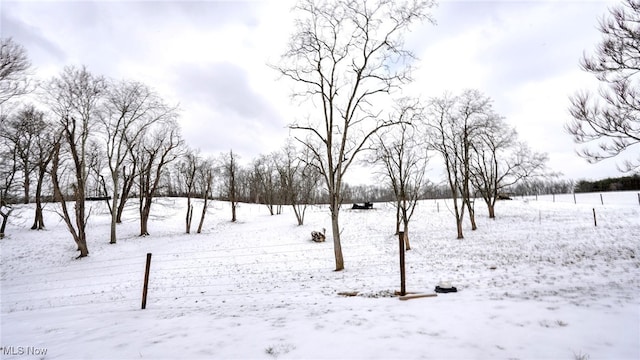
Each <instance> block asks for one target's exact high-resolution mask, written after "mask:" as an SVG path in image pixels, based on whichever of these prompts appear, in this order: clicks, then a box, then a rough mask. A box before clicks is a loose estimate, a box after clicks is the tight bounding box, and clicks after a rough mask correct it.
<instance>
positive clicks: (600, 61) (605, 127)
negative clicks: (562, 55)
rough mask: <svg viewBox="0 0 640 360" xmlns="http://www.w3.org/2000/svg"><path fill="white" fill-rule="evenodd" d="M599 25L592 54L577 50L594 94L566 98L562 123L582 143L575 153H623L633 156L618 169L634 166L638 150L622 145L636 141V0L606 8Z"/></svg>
mask: <svg viewBox="0 0 640 360" xmlns="http://www.w3.org/2000/svg"><path fill="white" fill-rule="evenodd" d="M599 29H600V32H601V33H602V34H603V39H602V42H601V43H600V44H599V45H598V46H597V47H596V50H595V52H596V54H595V56H587V55H586V54H585V55H583V58H582V60H581V62H580V66H581V67H582V69H583V70H585V71H587V72H589V73H591V74H593V75H595V77H596V78H597V79H598V80H599V81H600V82H601V83H602V86H601V87H600V89H599V92H598V94H593V93H590V92H587V91H582V92H579V93H577V94H575V95H573V96H572V97H571V98H570V100H571V106H570V107H569V112H570V114H571V117H572V119H571V120H570V121H569V122H567V124H566V126H565V129H566V130H567V131H568V132H569V133H570V134H571V135H572V136H573V140H574V142H576V143H578V144H583V145H585V146H584V147H583V148H582V149H580V150H579V152H578V153H579V154H580V155H581V156H582V157H584V158H585V159H586V160H587V161H589V162H590V163H596V162H598V161H601V160H603V159H608V158H612V157H616V156H618V155H620V154H622V153H628V154H630V155H631V156H635V158H634V159H631V160H625V161H624V162H623V164H622V167H620V170H621V171H634V170H638V169H639V168H640V155H638V154H640V152H638V151H636V152H635V154H634V152H633V150H629V151H627V150H628V149H631V148H637V147H638V144H639V143H640V91H639V90H638V85H639V83H638V81H639V80H640V79H639V78H638V73H639V72H640V1H638V0H624V1H623V3H622V4H621V5H619V6H616V7H614V8H611V9H610V10H609V17H606V18H603V19H602V20H601V21H600V26H599ZM591 144H597V148H595V149H593V148H592V147H590V146H589V145H591Z"/></svg>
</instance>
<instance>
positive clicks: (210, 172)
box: [197, 159, 214, 234]
mask: <svg viewBox="0 0 640 360" xmlns="http://www.w3.org/2000/svg"><path fill="white" fill-rule="evenodd" d="M213 180H214V165H213V159H206V160H204V161H203V162H202V163H201V164H200V166H199V167H198V184H199V187H200V189H201V192H202V193H201V194H202V199H203V203H202V214H201V216H200V223H199V224H198V231H197V232H198V234H200V233H201V232H202V225H203V224H204V218H205V215H206V214H207V208H208V207H209V198H210V197H211V192H212V189H213Z"/></svg>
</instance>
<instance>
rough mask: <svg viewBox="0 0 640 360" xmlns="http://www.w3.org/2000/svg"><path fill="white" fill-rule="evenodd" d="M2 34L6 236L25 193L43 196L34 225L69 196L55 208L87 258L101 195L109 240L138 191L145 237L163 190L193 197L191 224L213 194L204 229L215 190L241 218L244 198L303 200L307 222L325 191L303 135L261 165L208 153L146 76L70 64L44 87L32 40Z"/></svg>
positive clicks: (1, 176)
mask: <svg viewBox="0 0 640 360" xmlns="http://www.w3.org/2000/svg"><path fill="white" fill-rule="evenodd" d="M1 42H2V53H1V55H2V56H1V61H2V68H1V69H0V91H1V94H0V99H1V100H2V103H1V104H0V105H1V106H2V113H1V117H0V153H1V154H0V155H1V156H0V159H1V160H0V161H1V162H0V181H2V183H1V184H0V203H1V205H2V206H0V214H1V215H2V228H1V231H0V233H1V234H2V235H1V236H4V230H5V227H6V224H7V219H8V218H9V216H10V214H11V211H12V210H13V206H12V205H13V204H15V203H16V202H18V201H22V202H24V203H29V202H31V201H34V202H35V214H34V223H33V227H32V229H34V230H41V229H44V227H45V224H44V218H43V207H44V206H45V203H46V202H50V201H55V202H57V203H59V206H58V207H56V209H55V211H57V212H58V213H59V215H60V216H61V217H62V219H63V220H64V222H65V224H66V226H67V228H68V230H69V232H70V234H71V236H72V238H73V240H74V241H75V243H76V244H77V248H78V251H79V257H85V256H87V255H88V254H89V250H88V246H87V234H86V226H87V222H88V220H89V217H90V215H91V207H90V206H89V205H88V203H87V201H90V200H92V199H101V200H106V201H107V204H108V208H109V211H110V212H111V233H110V238H109V242H110V243H112V244H115V243H116V242H117V224H118V223H121V222H122V216H123V210H124V208H125V205H126V204H127V201H128V200H129V199H130V198H133V197H137V198H138V199H139V219H140V235H141V236H145V235H149V226H148V220H149V216H150V214H151V207H152V204H153V199H154V198H155V197H157V196H160V195H170V194H173V195H176V194H178V195H181V196H185V197H186V198H187V210H186V216H185V226H186V232H187V233H190V232H191V227H192V223H193V212H194V206H193V202H192V199H193V198H196V197H197V198H201V199H203V206H202V213H201V216H200V220H199V225H198V228H197V232H198V233H200V232H201V230H202V226H203V223H204V219H205V214H206V212H207V206H208V202H209V199H211V198H213V197H214V196H216V197H218V198H221V199H224V200H228V201H230V202H231V204H232V221H236V211H235V210H236V205H237V203H238V202H239V201H255V202H261V203H264V204H266V205H267V206H268V207H269V209H270V211H271V212H272V214H273V213H275V212H278V213H279V212H280V210H279V209H281V207H282V206H283V205H291V206H293V208H294V210H295V214H296V217H297V221H298V224H303V222H304V214H305V210H306V206H307V205H308V204H311V203H314V202H315V201H316V198H317V197H318V194H319V192H318V181H319V174H318V173H317V172H316V171H315V168H314V167H311V166H310V165H309V162H308V161H306V160H305V159H304V158H303V157H302V156H301V155H300V154H304V151H301V150H300V149H296V148H295V146H294V145H293V143H288V144H287V145H286V146H284V148H283V149H282V150H281V151H278V152H274V153H273V154H270V155H265V156H261V157H259V158H258V159H256V160H255V161H254V162H253V164H252V165H251V166H241V165H240V164H239V163H238V156H237V155H236V154H235V153H234V152H233V151H230V152H229V153H227V154H221V155H220V156H217V157H213V156H208V157H205V156H202V155H201V154H200V151H199V150H198V149H192V148H190V147H189V146H187V145H186V144H185V142H184V140H183V138H182V137H181V134H180V126H179V124H178V116H179V114H178V108H177V107H176V106H170V105H168V104H167V103H166V102H165V101H164V100H163V99H162V98H161V97H160V96H159V95H157V94H156V93H154V92H153V91H152V90H151V89H150V88H149V87H148V86H146V85H145V84H142V83H139V82H135V81H130V80H114V79H108V78H105V77H103V76H100V75H96V74H93V73H91V72H90V71H89V70H88V69H87V68H86V67H74V66H68V67H65V68H64V70H63V71H62V72H61V73H60V74H59V75H58V76H56V77H54V78H52V79H49V80H46V81H40V82H39V83H38V85H37V86H35V85H32V83H33V82H32V79H31V78H30V74H29V68H30V63H29V60H28V57H27V54H26V51H25V50H24V48H23V47H22V46H20V45H19V44H17V43H16V42H14V41H13V40H12V39H10V38H2V39H1ZM33 184H35V191H33V189H32V185H33ZM216 192H217V193H216Z"/></svg>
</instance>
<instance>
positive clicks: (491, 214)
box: [487, 204, 496, 220]
mask: <svg viewBox="0 0 640 360" xmlns="http://www.w3.org/2000/svg"><path fill="white" fill-rule="evenodd" d="M487 207H488V209H489V219H494V220H495V218H496V210H495V206H494V205H493V204H489V205H487Z"/></svg>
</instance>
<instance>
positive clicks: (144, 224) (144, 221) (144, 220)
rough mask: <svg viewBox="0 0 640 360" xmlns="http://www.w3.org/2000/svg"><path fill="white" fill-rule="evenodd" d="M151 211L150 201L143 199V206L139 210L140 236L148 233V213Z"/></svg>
mask: <svg viewBox="0 0 640 360" xmlns="http://www.w3.org/2000/svg"><path fill="white" fill-rule="evenodd" d="M150 213H151V201H147V199H145V200H144V206H143V207H142V209H141V211H140V236H148V235H149V214H150Z"/></svg>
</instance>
